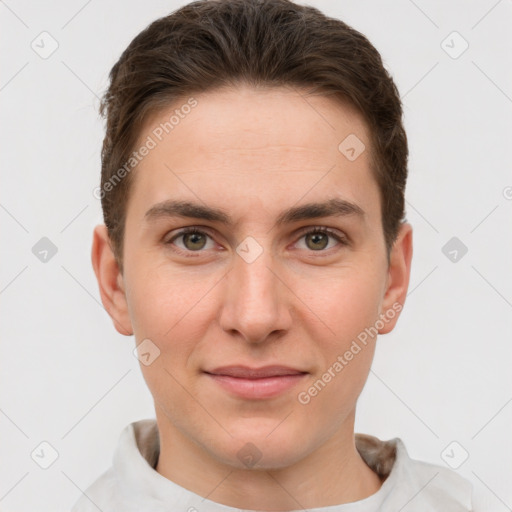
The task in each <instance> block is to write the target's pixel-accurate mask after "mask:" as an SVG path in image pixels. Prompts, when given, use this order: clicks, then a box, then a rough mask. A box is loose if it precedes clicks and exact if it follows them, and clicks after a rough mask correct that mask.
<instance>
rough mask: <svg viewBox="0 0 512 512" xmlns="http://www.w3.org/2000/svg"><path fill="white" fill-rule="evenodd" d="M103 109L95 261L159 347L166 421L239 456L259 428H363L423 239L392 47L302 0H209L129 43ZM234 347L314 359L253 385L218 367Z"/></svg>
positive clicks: (119, 307)
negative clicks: (362, 400)
mask: <svg viewBox="0 0 512 512" xmlns="http://www.w3.org/2000/svg"><path fill="white" fill-rule="evenodd" d="M101 113H102V114H104V115H106V119H107V127H106V136H105V139H104V143H103V150H102V176H101V192H100V197H101V201H102V208H103V214H104V220H105V226H98V227H97V228H96V230H95V236H94V243H93V251H92V259H93V265H94V268H95V272H96V275H97V278H98V282H99V285H100V293H101V297H102V301H103V303H104V305H105V308H106V309H107V311H108V312H109V313H110V315H111V317H112V319H113V322H114V325H115V327H116V329H117V330H118V331H119V332H120V333H122V334H126V335H132V334H134V335H135V338H136V343H137V344H141V343H146V346H147V347H150V348H151V350H149V352H150V353H151V354H152V356H150V359H151V360H152V362H151V364H147V365H146V364H143V363H144V361H141V369H142V371H143V375H144V378H145V380H146V382H147V384H148V386H149V389H150V391H151V393H152V395H153V397H154V400H155V408H156V412H157V418H158V419H159V424H160V422H164V421H166V422H168V423H169V425H173V427H174V428H175V429H176V431H179V432H180V433H181V434H182V435H183V436H184V438H187V439H190V440H192V441H194V443H195V446H198V447H200V449H202V450H205V451H206V452H207V453H208V454H209V455H211V456H212V457H213V458H215V459H216V460H218V461H222V462H224V463H228V464H232V465H237V464H242V462H241V459H240V457H239V456H237V453H238V452H239V450H240V449H241V448H243V447H244V446H246V443H252V445H254V446H256V447H258V450H259V452H260V453H261V461H260V464H261V465H262V466H266V467H282V466H285V465H289V464H292V463H293V462H297V461H299V460H301V459H303V458H304V457H305V456H307V455H308V454H310V453H312V452H313V451H314V450H316V449H319V448H320V447H321V446H322V445H323V444H324V443H325V441H326V440H327V439H329V438H331V437H332V436H334V435H335V433H336V432H340V431H341V430H342V429H343V428H345V431H348V430H347V428H348V426H350V425H352V427H353V418H354V411H355V405H356V401H357V398H358V396H359V394H360V392H361V390H362V388H363V386H364V383H365V381H366V379H367V376H368V372H369V369H370V365H371V361H372V358H373V353H374V348H375V341H376V338H377V336H376V334H377V333H380V334H385V333H387V332H389V331H391V330H392V329H393V327H394V325H395V323H396V321H397V319H398V316H399V313H400V311H401V309H402V306H403V303H404V301H405V295H406V292H407V287H408V281H409V273H410V264H411V257H412V233H411V227H410V225H409V224H407V223H406V222H405V221H404V190H405V184H406V177H407V155H408V150H407V139H406V135H405V131H404V128H403V125H402V109H401V102H400V98H399V94H398V91H397V89H396V87H395V85H394V83H393V80H392V78H391V77H390V76H389V74H388V73H387V71H386V70H385V69H384V67H383V64H382V60H381V58H380V55H379V53H378V52H377V50H376V49H375V48H374V47H373V46H372V45H371V43H370V42H369V41H368V40H367V39H366V38H365V37H364V36H363V35H361V34H360V33H359V32H357V31H355V30H353V29H352V28H350V27H349V26H347V25H346V24H345V23H343V22H342V21H340V20H336V19H331V18H328V17H326V16H324V15H323V14H322V13H320V12H319V11H318V10H317V9H315V8H312V7H306V6H299V5H296V4H294V3H292V2H290V1H288V0H271V1H258V0H227V1H199V2H193V3H191V4H189V5H187V6H185V7H183V8H181V9H179V10H177V11H176V12H174V13H173V14H171V15H169V16H167V17H164V18H161V19H159V20H156V21H155V22H154V23H152V24H151V25H149V26H148V27H147V28H146V29H145V30H144V31H143V32H141V33H140V34H139V35H138V36H137V37H136V38H135V39H134V40H133V41H132V42H131V44H130V45H129V46H128V48H127V49H126V50H125V51H124V52H123V54H122V55H121V57H120V59H119V61H118V62H117V63H116V64H115V66H114V67H113V68H112V71H111V73H110V85H109V88H108V90H107V92H106V93H105V96H104V98H103V100H102V104H101ZM191 203H193V204H191ZM192 227H195V230H196V232H195V233H184V232H183V229H184V228H192ZM144 340H149V341H144ZM148 343H149V345H148ZM155 347H156V348H155ZM349 353H350V354H352V355H350V354H349ZM155 355H158V357H156V358H154V356H155ZM153 358H154V360H153ZM226 365H244V366H250V367H257V368H261V367H264V366H267V365H280V366H287V367H290V368H292V369H294V370H296V371H300V372H301V376H300V377H297V378H293V379H291V382H292V383H291V384H290V387H289V388H287V389H286V390H285V391H282V392H280V393H277V394H273V395H271V396H270V395H268V396H259V397H255V396H252V397H249V398H248V397H247V396H244V397H242V396H240V395H238V394H236V393H233V392H232V391H231V390H229V389H226V388H225V387H224V386H223V385H221V384H219V380H218V379H216V378H212V375H211V373H215V370H216V369H218V368H219V367H223V366H226ZM315 390H316V391H315ZM204 406H207V407H206V409H208V412H206V411H205V407H204ZM292 412H293V414H292ZM287 413H289V414H290V416H289V417H288V419H286V420H284V421H282V423H279V422H280V421H281V420H282V419H283V418H284V417H285V415H286V414H287ZM278 423H279V427H278V428H275V427H276V425H277V424H278ZM346 427H347V428H346ZM252 445H251V446H252Z"/></svg>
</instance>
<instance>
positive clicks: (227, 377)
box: [204, 365, 307, 400]
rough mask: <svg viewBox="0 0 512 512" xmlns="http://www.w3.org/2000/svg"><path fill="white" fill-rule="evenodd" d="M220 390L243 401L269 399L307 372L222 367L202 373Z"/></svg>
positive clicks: (287, 368) (290, 385)
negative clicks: (243, 399)
mask: <svg viewBox="0 0 512 512" xmlns="http://www.w3.org/2000/svg"><path fill="white" fill-rule="evenodd" d="M204 373H205V374H206V375H207V376H208V377H209V378H211V379H212V380H213V381H214V382H215V383H216V384H218V385H219V386H220V387H221V388H223V389H224V390H226V391H228V392H229V393H231V394H233V395H236V396H238V397H241V398H245V399H253V400H254V399H260V400H261V399H265V398H271V397H274V396H277V395H280V394H281V393H284V392H285V391H288V390H289V389H291V388H292V387H294V386H295V385H297V384H298V383H299V382H300V381H301V380H302V379H303V378H304V377H305V376H306V375H307V372H304V371H301V370H297V369H295V368H290V367H287V366H277V365H274V366H265V367H262V368H251V367H248V366H224V367H221V368H216V369H214V370H211V371H205V372H204Z"/></svg>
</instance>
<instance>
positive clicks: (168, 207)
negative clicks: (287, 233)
mask: <svg viewBox="0 0 512 512" xmlns="http://www.w3.org/2000/svg"><path fill="white" fill-rule="evenodd" d="M364 215H365V212H364V210H363V209H362V208H361V207H360V206H358V205H357V204H355V203H352V202H350V201H347V200H345V199H340V198H332V199H328V200H327V201H324V202H316V203H308V204H304V205H301V206H294V207H292V208H289V209H287V210H284V211H283V212H281V213H280V214H279V216H278V217H277V219H276V224H278V225H284V224H291V223H293V222H297V221H301V220H307V219H316V218H321V217H345V216H357V217H360V218H362V217H364ZM166 217H190V218H194V219H203V220H208V221H211V222H219V223H222V224H226V225H227V226H231V227H232V226H234V224H235V223H234V221H233V219H232V218H231V217H230V215H229V214H228V213H227V212H226V211H225V210H223V209H221V208H215V207H212V206H206V205H203V204H199V203H194V202H191V201H181V200H172V199H168V200H166V201H162V202H161V203H157V204H155V205H154V206H152V207H151V208H150V209H149V210H148V211H147V212H146V214H145V215H144V218H145V220H146V222H150V221H152V220H156V219H159V218H166Z"/></svg>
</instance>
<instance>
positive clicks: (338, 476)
mask: <svg viewBox="0 0 512 512" xmlns="http://www.w3.org/2000/svg"><path fill="white" fill-rule="evenodd" d="M157 422H158V428H159V434H160V455H159V459H158V464H157V466H156V471H157V472H158V473H160V474H161V475H162V476H164V477H165V478H167V479H169V480H172V481H173V482H175V483H177V484H178V485H181V486H182V487H184V488H186V489H188V490H189V491H192V492H194V493H196V494H198V495H200V496H203V497H205V498H206V499H209V500H211V501H215V502H217V503H221V504H223V505H226V506H230V507H234V508H241V509H246V510H274V511H277V510H279V511H288V510H297V509H301V508H302V509H304V508H305V509H308V508H317V507H327V506H332V505H340V504H343V503H351V502H354V501H359V500H362V499H364V498H367V497H368V496H371V495H372V494H374V493H376V492H377V491H378V490H379V489H380V486H381V484H382V482H381V480H380V479H379V477H378V475H377V474H376V473H374V472H373V471H372V470H371V469H370V468H369V467H368V466H367V465H366V463H365V462H364V461H363V459H362V458H361V456H360V455H359V452H358V451H357V449H356V446H355V440H354V430H353V428H354V414H352V415H351V417H349V418H347V420H346V422H345V423H344V424H343V425H342V426H341V428H340V429H339V430H338V431H337V432H336V433H335V434H334V435H333V436H331V437H330V438H329V439H327V440H326V441H325V442H324V443H323V444H322V445H321V446H319V447H318V449H316V450H315V451H314V452H312V453H310V454H308V455H306V456H305V457H303V458H302V459H300V460H298V461H297V462H296V463H294V464H293V465H291V466H287V467H284V468H279V469H239V468H236V467H234V466H230V465H228V464H225V463H223V462H221V461H219V460H218V459H216V458H214V457H212V456H211V454H210V453H208V452H206V451H205V450H204V449H203V448H202V447H200V446H199V445H197V444H196V443H194V442H193V441H192V440H191V439H189V438H188V437H185V436H184V435H183V434H182V433H181V432H180V431H179V430H178V429H176V427H175V426H174V425H173V424H172V423H171V422H170V421H169V419H168V418H167V417H166V416H165V415H159V414H158V411H157Z"/></svg>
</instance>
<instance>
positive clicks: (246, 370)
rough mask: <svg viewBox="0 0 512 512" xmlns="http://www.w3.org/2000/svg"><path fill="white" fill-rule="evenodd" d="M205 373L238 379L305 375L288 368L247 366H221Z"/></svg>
mask: <svg viewBox="0 0 512 512" xmlns="http://www.w3.org/2000/svg"><path fill="white" fill-rule="evenodd" d="M206 373H210V374H212V375H225V376H228V377H238V378H240V379H262V378H265V377H277V376H283V375H299V374H302V373H307V372H304V371H302V370H297V369H295V368H291V367H289V366H279V365H273V366H264V367H262V368H251V367H249V366H222V367H219V368H215V369H214V370H208V371H206Z"/></svg>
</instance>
